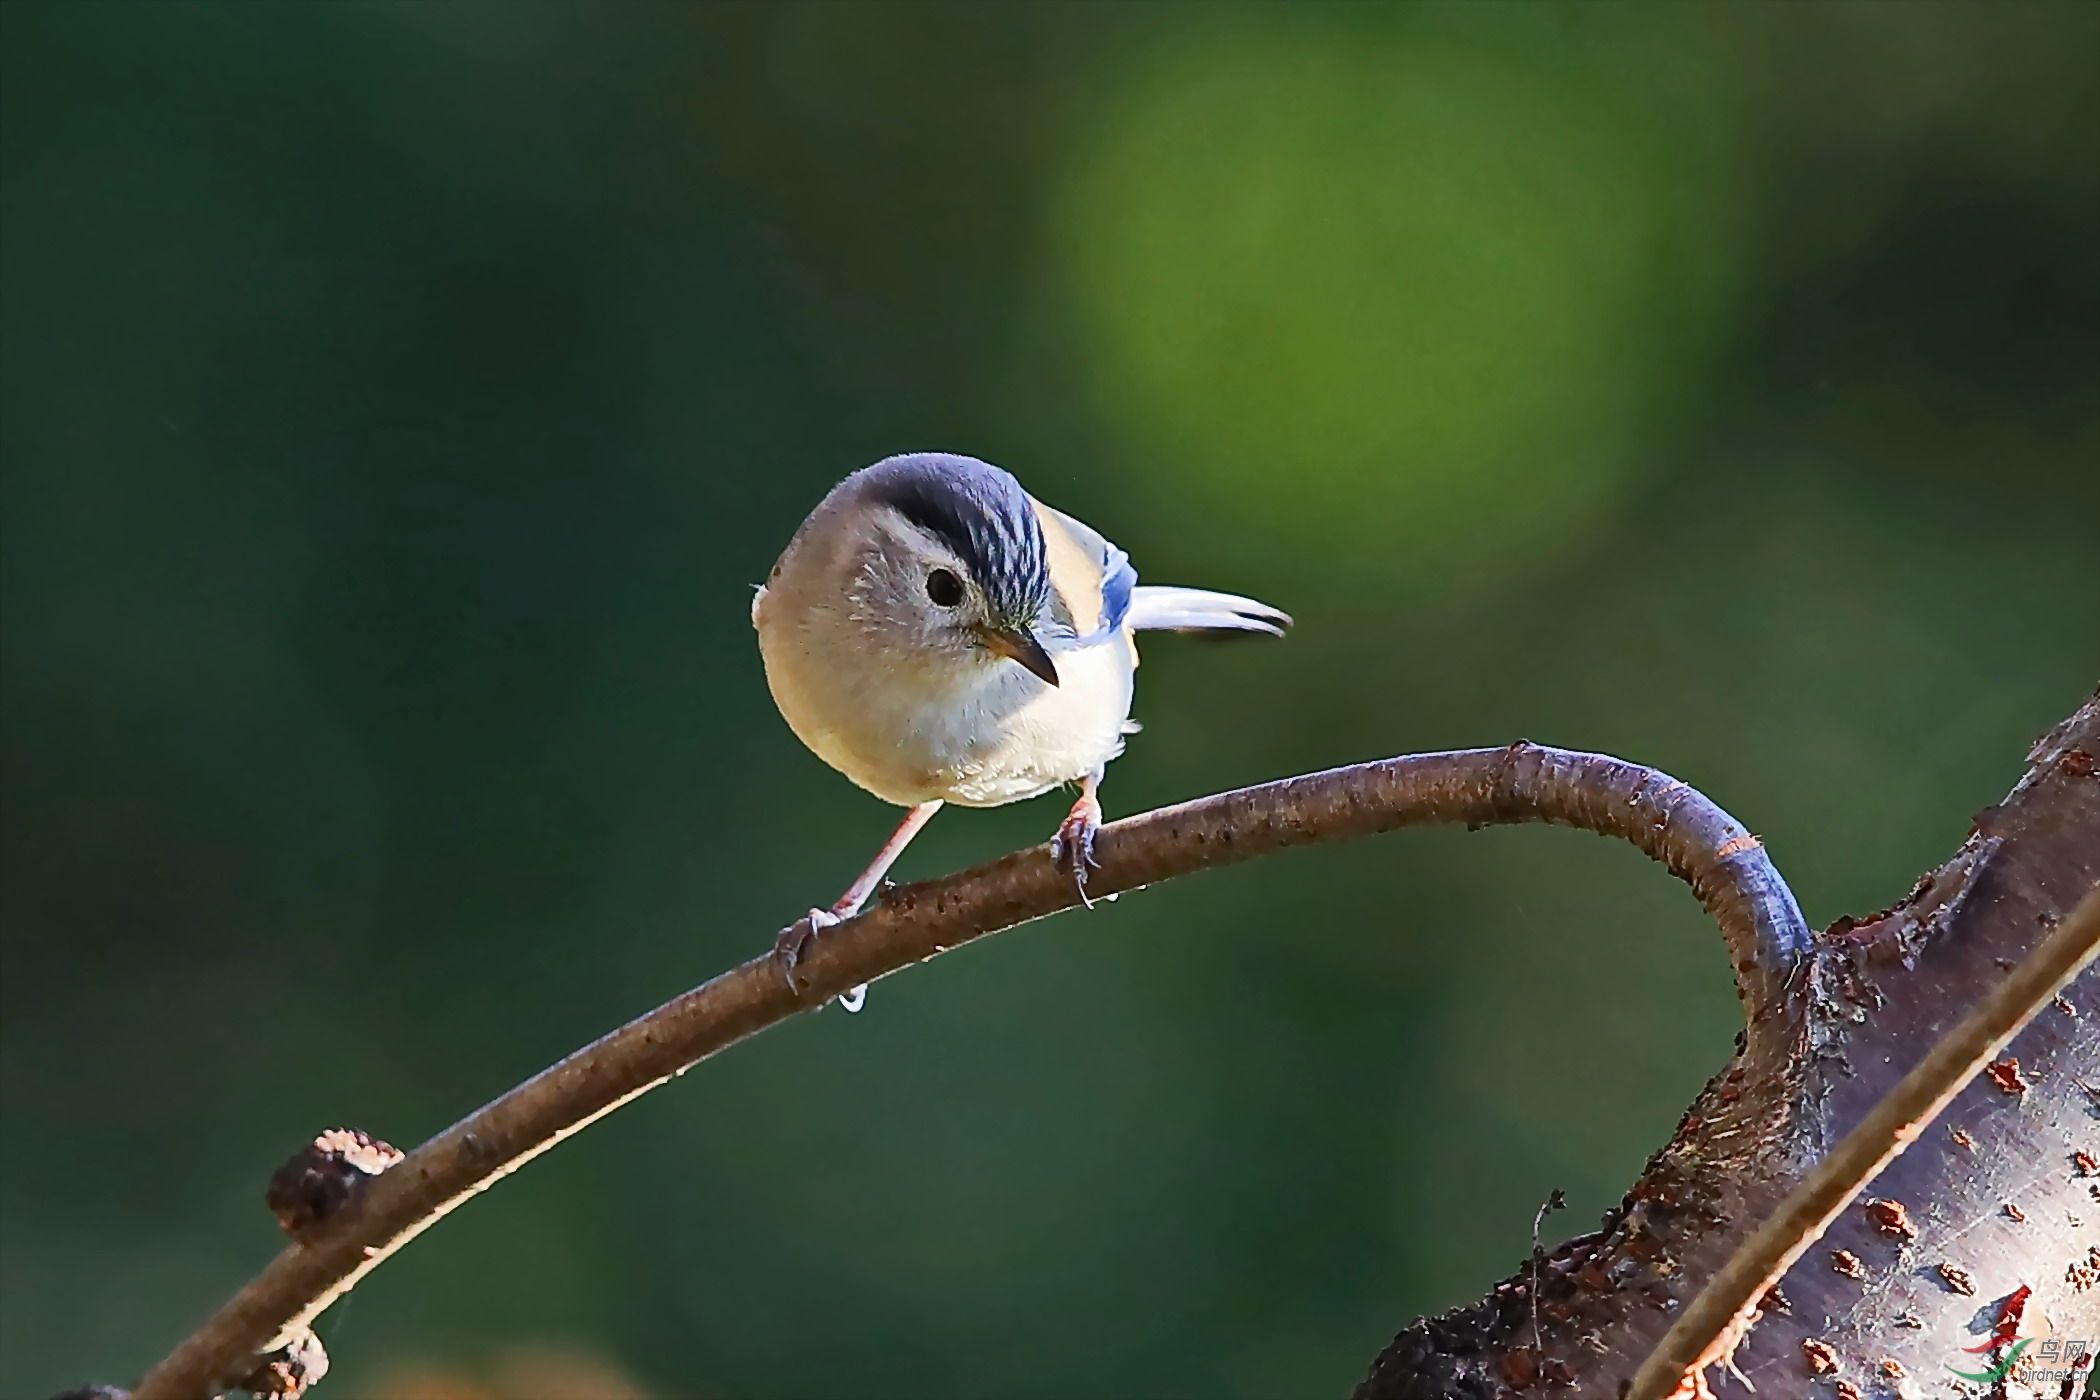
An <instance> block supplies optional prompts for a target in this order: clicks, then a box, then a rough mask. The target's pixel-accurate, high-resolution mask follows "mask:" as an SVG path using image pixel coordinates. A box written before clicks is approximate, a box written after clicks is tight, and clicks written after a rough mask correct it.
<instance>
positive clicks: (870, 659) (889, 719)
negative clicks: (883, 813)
mask: <svg viewBox="0 0 2100 1400" xmlns="http://www.w3.org/2000/svg"><path fill="white" fill-rule="evenodd" d="M766 603H767V598H766V595H765V593H764V591H763V590H762V591H761V593H760V596H759V598H758V599H756V600H755V601H754V604H753V608H752V621H753V622H754V624H755V625H756V626H757V628H758V634H759V650H760V652H761V654H762V655H763V657H764V660H765V667H766V683H767V685H768V686H769V687H770V688H771V690H772V692H773V700H774V703H775V704H777V705H778V706H779V707H780V713H781V715H782V716H783V717H784V718H785V719H786V720H787V722H788V726H789V728H791V729H793V730H794V731H795V735H796V737H797V738H799V739H801V740H802V742H803V743H804V744H806V745H807V746H808V747H809V749H810V751H811V752H812V753H814V754H816V755H817V757H819V758H821V759H823V760H824V762H826V763H828V764H830V765H831V766H832V767H833V768H835V769H837V770H838V771H839V772H840V773H842V774H844V775H845V776H846V777H847V778H849V779H851V780H852V781H853V782H854V783H856V784H858V785H859V786H860V787H862V788H865V789H867V790H868V791H869V792H871V793H873V794H875V796H877V797H880V798H882V799H883V800H884V801H886V802H894V803H897V804H899V805H900V806H908V805H911V804H914V803H919V802H929V801H933V800H935V799H939V800H941V801H946V802H954V803H957V804H960V805H962V806H967V807H996V806H1000V805H1002V804H1004V803H1008V802H1018V801H1020V800H1022V799H1024V798H1029V797H1034V796H1037V795H1038V794H1040V793H1044V792H1047V791H1049V790H1050V789H1052V788H1055V787H1057V786H1059V785H1060V784H1063V783H1069V782H1076V781H1077V780H1079V779H1080V778H1083V777H1086V776H1087V775H1088V774H1090V773H1096V772H1099V771H1100V769H1101V768H1102V766H1103V765H1104V764H1106V763H1107V762H1108V761H1109V760H1110V759H1112V758H1114V757H1115V756H1116V754H1117V753H1119V752H1121V750H1122V743H1123V739H1122V732H1123V721H1124V720H1125V719H1127V718H1128V717H1129V714H1130V695H1131V673H1132V652H1131V649H1130V647H1129V645H1128V643H1127V640H1126V639H1123V638H1110V639H1107V640H1106V641H1105V642H1104V643H1103V644H1102V645H1099V646H1093V647H1087V648H1084V649H1079V650H1073V651H1066V652H1061V653H1059V654H1058V657H1057V668H1058V677H1059V682H1060V683H1059V684H1058V685H1057V686H1056V687H1054V688H1053V687H1051V686H1048V685H1045V684H1043V683H1042V682H1041V681H1040V680H1038V679H1036V678H1035V677H1034V676H1031V675H1029V674H1028V673H1027V672H1026V671H1024V670H1022V669H1021V668H1020V667H1019V666H1017V665H1015V664H1014V663H1013V662H1011V661H1006V660H1002V659H999V658H996V657H992V656H990V655H989V654H987V655H986V656H985V657H984V658H983V659H982V660H981V661H977V660H971V661H968V662H960V663H959V662H957V661H956V660H955V659H954V658H953V657H946V656H943V657H934V658H926V659H924V660H918V659H910V658H898V657H896V656H894V655H892V656H890V657H888V658H886V659H878V658H876V657H874V656H871V655H870V654H868V653H867V652H865V651H860V650H856V651H855V652H854V653H853V654H852V655H850V656H841V655H839V654H837V649H836V647H835V645H834V643H833V641H832V638H833V637H834V635H835V634H834V633H833V632H832V630H831V629H830V628H828V627H826V626H824V625H823V624H822V622H821V621H819V620H817V619H812V618H809V617H808V616H806V615H804V616H800V617H797V618H795V619H793V620H789V619H786V618H774V617H771V616H769V609H768V608H767V606H766ZM812 622H815V623H816V625H810V624H811V623H812Z"/></svg>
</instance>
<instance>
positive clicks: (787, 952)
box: [773, 909, 839, 996]
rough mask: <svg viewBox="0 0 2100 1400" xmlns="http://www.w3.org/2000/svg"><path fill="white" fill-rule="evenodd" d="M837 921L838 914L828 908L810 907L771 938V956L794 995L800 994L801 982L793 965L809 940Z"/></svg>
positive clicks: (806, 948) (799, 959)
mask: <svg viewBox="0 0 2100 1400" xmlns="http://www.w3.org/2000/svg"><path fill="white" fill-rule="evenodd" d="M838 922H839V916H838V915H836V914H834V913H832V912H831V911H830V910H828V909H812V910H810V911H809V912H808V913H807V914H805V915H803V916H802V917H801V918H799V919H797V920H795V922H793V923H791V924H789V925H788V926H787V927H786V928H784V929H782V930H781V931H780V936H779V937H778V938H776V939H774V940H773V957H774V958H775V959H776V960H777V961H778V962H779V963H780V975H781V976H783V977H785V978H787V984H788V990H789V991H791V992H793V993H794V994H795V995H796V996H801V995H802V983H801V981H800V980H799V979H797V978H796V976H795V967H796V965H797V964H799V963H800V962H801V961H802V955H803V954H804V953H806V952H808V951H809V945H810V942H811V941H812V940H813V939H815V938H816V936H817V935H818V934H819V933H821V932H822V931H823V930H825V929H828V928H830V927H832V926H833V925H834V924H837V923H838Z"/></svg>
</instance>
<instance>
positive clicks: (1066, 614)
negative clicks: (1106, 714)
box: [1029, 497, 1137, 645]
mask: <svg viewBox="0 0 2100 1400" xmlns="http://www.w3.org/2000/svg"><path fill="white" fill-rule="evenodd" d="M1029 500H1030V502H1031V504H1033V505H1034V507H1035V513H1036V516H1037V518H1038V519H1039V520H1040V521H1041V523H1042V527H1043V545H1044V554H1045V558H1046V561H1047V563H1048V564H1049V572H1050V593H1051V604H1052V608H1053V610H1055V611H1057V612H1058V613H1060V614H1061V616H1059V617H1057V618H1056V619H1055V621H1057V622H1059V623H1061V624H1063V625H1064V626H1066V627H1069V628H1070V629H1071V633H1072V635H1071V637H1070V638H1069V639H1067V645H1076V644H1084V643H1089V642H1097V641H1101V640H1104V639H1105V638H1107V637H1109V636H1111V635H1113V634H1114V633H1115V632H1116V631H1117V630H1118V629H1120V628H1121V627H1122V626H1123V622H1124V620H1125V619H1126V618H1127V617H1128V616H1129V615H1130V599H1131V594H1132V592H1133V591H1134V590H1135V589H1136V587H1137V570H1136V569H1134V568H1132V567H1131V564H1130V556H1129V555H1128V554H1126V553H1124V552H1123V551H1122V550H1121V549H1119V548H1117V547H1116V545H1115V544H1113V543H1112V542H1110V540H1109V539H1108V537H1107V536H1105V535H1103V534H1102V533H1101V532H1100V531H1099V530H1096V529H1095V528H1094V527H1093V526H1091V525H1089V524H1087V523H1086V522H1085V521H1083V520H1080V519H1077V518H1075V517H1073V516H1070V515H1067V514H1065V513H1064V512H1063V511H1061V510H1059V509H1058V508H1057V507H1055V506H1048V505H1044V504H1043V503H1042V502H1041V501H1038V500H1035V498H1034V497H1030V498H1029Z"/></svg>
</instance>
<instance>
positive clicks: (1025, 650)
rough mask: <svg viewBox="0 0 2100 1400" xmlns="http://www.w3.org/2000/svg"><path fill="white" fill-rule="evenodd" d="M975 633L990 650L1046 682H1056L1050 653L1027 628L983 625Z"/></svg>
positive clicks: (1054, 666)
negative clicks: (1025, 668)
mask: <svg viewBox="0 0 2100 1400" xmlns="http://www.w3.org/2000/svg"><path fill="white" fill-rule="evenodd" d="M977 635H978V636H980V637H982V638H983V639H984V644H985V646H986V647H988V648H990V649H991V650H992V651H995V652H997V653H998V654H999V655H1001V656H1003V657H1005V658H1007V659H1008V660H1009V661H1018V662H1020V663H1021V664H1022V665H1023V666H1026V667H1027V668H1028V669H1029V671H1030V672H1031V673H1032V674H1034V675H1036V676H1038V677H1040V678H1041V679H1042V680H1043V681H1044V682H1045V683H1046V684H1049V685H1056V684H1057V666H1056V664H1055V663H1054V662H1052V661H1051V660H1050V653H1049V652H1047V651H1044V650H1043V644H1042V643H1041V642H1039V641H1037V640H1036V639H1035V634H1034V633H1033V632H1030V631H1029V630H1028V629H1027V628H1025V627H985V628H982V629H980V630H979V632H978V634H977Z"/></svg>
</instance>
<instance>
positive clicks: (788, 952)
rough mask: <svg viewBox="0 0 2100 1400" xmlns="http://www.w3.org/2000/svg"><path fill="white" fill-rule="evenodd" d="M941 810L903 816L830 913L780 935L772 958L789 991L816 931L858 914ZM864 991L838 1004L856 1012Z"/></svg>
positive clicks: (814, 913) (921, 808)
mask: <svg viewBox="0 0 2100 1400" xmlns="http://www.w3.org/2000/svg"><path fill="white" fill-rule="evenodd" d="M940 810H941V804H940V802H939V801H938V800H935V801H932V802H921V803H920V804H919V805H918V806H916V807H914V808H912V809H911V810H910V811H909V812H906V813H905V814H904V820H903V821H901V822H899V823H897V829H896V830H895V831H893V832H891V833H890V839H889V840H887V841H885V842H883V843H882V849H881V850H879V851H877V852H876V853H875V859H873V860H872V861H869V862H868V868H867V869H866V870H863V871H861V872H860V876H859V878H858V879H856V880H854V882H853V883H852V884H850V885H848V886H846V892H845V893H844V894H842V895H840V896H839V897H838V898H837V899H836V900H834V901H832V905H831V907H830V908H829V909H812V910H810V911H809V913H807V914H805V915H804V916H803V917H801V918H799V919H797V920H795V922H793V923H792V924H789V925H788V926H787V927H786V928H784V929H782V930H781V931H780V937H779V938H777V939H775V940H774V942H773V956H774V957H776V958H778V959H779V960H780V970H781V972H782V973H784V974H785V975H786V977H787V981H788V988H789V990H791V991H796V992H799V991H800V990H801V987H800V985H799V984H798V983H797V982H796V981H795V964H796V963H798V962H800V961H801V960H802V954H803V952H804V951H805V950H806V949H807V948H808V947H809V941H810V940H811V939H812V938H815V937H816V936H817V932H818V930H820V929H827V928H830V927H831V926H832V925H833V924H836V923H839V922H840V921H842V920H845V919H850V918H852V917H853V916H854V915H855V914H858V913H859V912H860V907H861V906H862V905H863V904H866V903H867V902H868V896H869V895H871V894H873V893H875V888H876V886H878V885H880V884H881V883H882V877H883V876H885V875H887V874H889V873H890V867H891V866H893V865H895V864H896V863H897V857H898V856H901V855H903V854H904V848H905V847H906V846H909V845H910V844H911V839H912V838H913V837H914V836H917V835H918V834H919V832H920V831H921V830H922V829H924V827H925V825H926V823H928V822H930V821H932V820H933V814H934V813H935V812H938V811H940ZM866 991H867V988H866V987H865V986H861V987H855V988H854V989H853V990H852V991H850V992H848V993H847V994H846V995H845V996H842V997H840V998H839V1004H840V1005H841V1006H844V1007H845V1008H846V1009H847V1010H848V1011H858V1010H860V1001H861V996H862V994H863V993H865V992H866Z"/></svg>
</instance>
